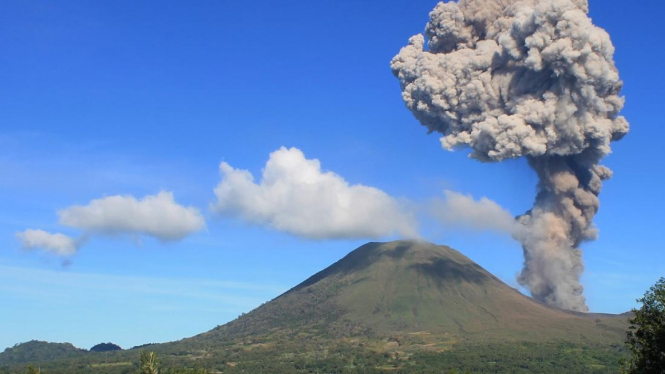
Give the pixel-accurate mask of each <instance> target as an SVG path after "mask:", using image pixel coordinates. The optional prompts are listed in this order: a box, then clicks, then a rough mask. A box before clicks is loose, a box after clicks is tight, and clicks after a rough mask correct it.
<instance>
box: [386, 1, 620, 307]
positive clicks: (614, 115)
mask: <svg viewBox="0 0 665 374" xmlns="http://www.w3.org/2000/svg"><path fill="white" fill-rule="evenodd" d="M588 11H589V6H588V2H587V1H586V0H544V1H536V0H520V1H517V0H460V1H459V2H447V3H439V4H438V5H437V6H436V8H435V9H434V10H433V11H432V12H431V13H430V21H429V22H428V24H427V27H426V29H425V35H415V36H413V37H411V39H410V40H409V44H408V45H407V46H406V47H404V48H403V49H402V50H401V51H400V52H399V54H398V55H397V56H395V57H394V59H393V60H392V62H391V68H392V70H393V73H394V74H395V76H397V77H398V79H399V81H400V84H401V88H402V97H403V99H404V102H405V103H406V106H407V107H408V108H409V109H410V110H411V112H412V113H413V114H414V115H415V117H416V118H417V119H418V120H419V121H420V122H421V124H422V125H424V126H426V127H427V128H428V129H429V131H430V132H438V133H440V134H442V137H441V143H442V145H443V147H444V148H445V149H448V150H453V149H455V148H457V147H470V148H471V151H472V152H471V157H472V158H474V159H477V160H479V161H482V162H499V161H502V160H505V159H510V158H517V157H526V158H527V160H528V162H529V165H530V166H531V167H532V168H533V169H534V170H535V171H536V173H537V175H538V177H539V179H540V182H539V184H538V192H537V196H536V200H535V203H534V206H533V208H532V209H531V210H529V211H528V212H526V213H525V214H523V215H522V216H520V217H519V218H518V222H519V223H520V224H521V225H523V226H524V228H525V229H524V230H520V234H519V235H516V238H517V239H518V240H520V242H521V243H522V246H523V250H524V257H525V261H524V268H523V270H522V272H521V274H520V275H519V277H518V281H519V282H520V284H522V285H523V286H525V287H526V288H528V289H529V290H530V291H531V293H532V295H533V296H534V297H535V298H537V299H539V300H542V301H544V302H546V303H548V304H550V305H554V306H557V307H561V308H565V309H570V310H576V311H587V310H588V308H587V306H586V303H585V298H584V296H583V288H582V285H581V284H580V276H581V274H582V272H583V270H584V265H583V262H582V253H581V251H580V244H581V243H582V242H584V241H587V240H593V239H595V238H596V235H597V230H596V228H595V226H594V225H593V217H594V215H595V214H596V213H597V211H598V208H599V200H598V195H599V194H600V191H601V187H602V181H603V180H605V179H608V178H609V177H611V175H612V173H611V171H610V170H609V169H608V168H607V167H604V166H601V165H600V164H599V163H600V161H601V159H602V158H603V157H605V156H606V155H608V154H609V153H610V143H611V142H612V141H615V140H619V139H621V138H622V137H623V136H624V135H625V134H626V133H627V132H628V129H629V126H628V122H627V121H626V119H625V118H624V117H622V116H620V115H619V111H620V110H621V109H622V107H623V105H624V99H623V98H622V97H621V96H620V95H619V92H620V90H621V87H622V81H621V80H620V78H619V73H618V71H617V69H616V67H615V64H614V61H613V55H614V46H613V45H612V42H611V40H610V37H609V35H608V34H607V32H605V31H604V30H603V29H601V28H599V27H597V26H595V25H594V24H593V22H592V20H591V19H590V18H589V16H588Z"/></svg>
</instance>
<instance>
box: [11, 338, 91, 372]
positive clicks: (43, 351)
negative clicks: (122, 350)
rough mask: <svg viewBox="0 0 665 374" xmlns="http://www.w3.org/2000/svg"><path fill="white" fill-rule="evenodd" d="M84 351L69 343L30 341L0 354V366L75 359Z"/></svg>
mask: <svg viewBox="0 0 665 374" xmlns="http://www.w3.org/2000/svg"><path fill="white" fill-rule="evenodd" d="M85 352H86V350H84V349H79V348H76V347H74V346H73V345H72V344H70V343H48V342H42V341H38V340H32V341H29V342H27V343H21V344H16V345H15V346H13V347H10V348H7V349H5V351H4V352H2V353H0V366H2V365H10V364H22V363H33V362H46V361H53V360H58V359H63V358H69V357H76V356H78V355H80V354H81V353H85Z"/></svg>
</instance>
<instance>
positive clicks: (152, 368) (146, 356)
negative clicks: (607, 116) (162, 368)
mask: <svg viewBox="0 0 665 374" xmlns="http://www.w3.org/2000/svg"><path fill="white" fill-rule="evenodd" d="M139 366H140V367H139V373H140V374H159V365H158V364H157V355H155V353H154V352H145V351H143V352H141V362H140V364H139Z"/></svg>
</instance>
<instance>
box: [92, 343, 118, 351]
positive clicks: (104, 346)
mask: <svg viewBox="0 0 665 374" xmlns="http://www.w3.org/2000/svg"><path fill="white" fill-rule="evenodd" d="M121 350H122V348H121V347H120V346H119V345H117V344H113V343H99V344H97V345H95V346H94V347H92V348H90V352H112V351H121Z"/></svg>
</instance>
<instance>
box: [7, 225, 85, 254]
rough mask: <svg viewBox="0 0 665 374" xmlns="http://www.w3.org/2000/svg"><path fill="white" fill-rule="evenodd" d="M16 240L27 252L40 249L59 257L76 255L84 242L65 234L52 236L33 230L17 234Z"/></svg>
mask: <svg viewBox="0 0 665 374" xmlns="http://www.w3.org/2000/svg"><path fill="white" fill-rule="evenodd" d="M16 238H17V239H18V240H19V241H20V242H21V246H22V247H23V249H24V250H26V251H28V250H34V249H40V250H44V251H47V252H50V253H53V254H55V255H57V256H71V255H73V254H75V253H76V252H77V251H78V250H79V248H80V247H81V245H82V244H83V241H84V240H83V239H82V238H79V239H75V238H72V237H69V236H67V235H64V234H51V233H49V232H46V231H43V230H33V229H28V230H25V231H23V232H17V233H16Z"/></svg>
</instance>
